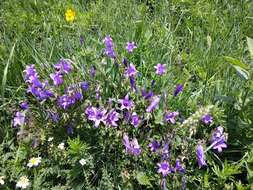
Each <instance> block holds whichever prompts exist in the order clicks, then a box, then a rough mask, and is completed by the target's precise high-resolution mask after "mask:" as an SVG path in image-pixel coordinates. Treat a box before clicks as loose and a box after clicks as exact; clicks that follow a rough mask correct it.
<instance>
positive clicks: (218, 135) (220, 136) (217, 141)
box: [211, 126, 227, 152]
mask: <svg viewBox="0 0 253 190" xmlns="http://www.w3.org/2000/svg"><path fill="white" fill-rule="evenodd" d="M223 132H224V129H223V127H221V126H219V127H217V128H216V129H215V131H214V133H213V135H212V138H211V146H212V148H213V149H214V150H215V149H217V150H218V152H222V148H227V144H226V139H225V136H224V133H223Z"/></svg>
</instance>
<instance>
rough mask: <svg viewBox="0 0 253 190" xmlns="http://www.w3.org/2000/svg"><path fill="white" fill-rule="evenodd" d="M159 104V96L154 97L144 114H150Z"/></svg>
mask: <svg viewBox="0 0 253 190" xmlns="http://www.w3.org/2000/svg"><path fill="white" fill-rule="evenodd" d="M159 102H160V96H154V97H153V99H152V101H151V103H150V105H149V106H148V107H147V109H146V112H148V113H150V112H152V111H153V110H154V109H155V108H156V107H157V106H158V104H159Z"/></svg>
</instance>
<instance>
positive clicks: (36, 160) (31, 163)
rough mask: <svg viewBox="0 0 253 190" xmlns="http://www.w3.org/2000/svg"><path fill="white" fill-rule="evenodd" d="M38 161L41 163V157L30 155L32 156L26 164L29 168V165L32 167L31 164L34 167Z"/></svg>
mask: <svg viewBox="0 0 253 190" xmlns="http://www.w3.org/2000/svg"><path fill="white" fill-rule="evenodd" d="M40 163H41V157H37V158H35V157H32V158H31V159H30V160H29V162H28V164H27V166H28V167H29V168H31V167H33V166H35V167H36V166H38V165H39V164H40Z"/></svg>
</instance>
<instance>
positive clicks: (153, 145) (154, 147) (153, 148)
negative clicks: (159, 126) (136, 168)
mask: <svg viewBox="0 0 253 190" xmlns="http://www.w3.org/2000/svg"><path fill="white" fill-rule="evenodd" d="M148 147H149V148H150V150H151V151H152V152H156V151H157V150H158V149H159V148H160V147H161V144H160V143H159V142H158V141H157V140H153V141H152V142H150V143H149V144H148Z"/></svg>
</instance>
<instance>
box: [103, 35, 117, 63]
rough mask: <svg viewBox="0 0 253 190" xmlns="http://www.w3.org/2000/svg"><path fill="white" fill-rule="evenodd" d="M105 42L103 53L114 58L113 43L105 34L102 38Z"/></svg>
mask: <svg viewBox="0 0 253 190" xmlns="http://www.w3.org/2000/svg"><path fill="white" fill-rule="evenodd" d="M103 42H104V44H105V54H106V55H107V56H108V57H110V58H115V57H116V54H115V52H114V45H113V41H112V38H111V36H109V35H108V36H106V37H105V38H104V40H103Z"/></svg>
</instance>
